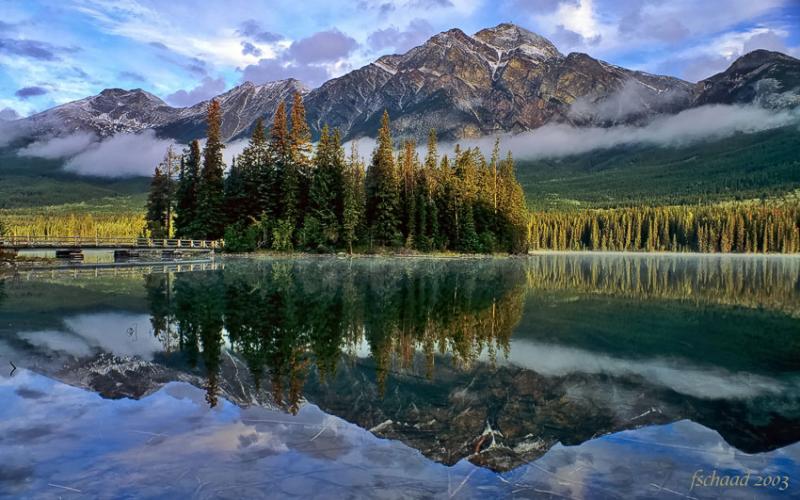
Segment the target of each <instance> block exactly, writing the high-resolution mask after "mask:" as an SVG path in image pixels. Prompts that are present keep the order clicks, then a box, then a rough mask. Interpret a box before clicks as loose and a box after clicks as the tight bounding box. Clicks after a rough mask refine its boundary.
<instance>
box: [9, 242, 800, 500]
mask: <svg viewBox="0 0 800 500" xmlns="http://www.w3.org/2000/svg"><path fill="white" fill-rule="evenodd" d="M12 364H13V366H16V367H17V368H16V369H15V370H13V371H12V369H13V368H12ZM0 369H2V373H0V402H2V404H1V405H0V497H8V498H51V497H52V498H71V497H75V498H80V497H100V498H179V497H193V498H244V497H280V496H302V497H320V498H342V497H348V496H350V497H385V498H415V497H421V498H425V497H431V496H435V497H440V496H441V497H447V496H452V497H459V498H462V497H463V498H471V497H476V498H477V497H480V498H486V497H514V498H516V497H533V498H565V497H566V498H681V497H689V498H754V497H755V498H790V497H799V496H800V443H799V442H800V258H781V257H752V256H744V257H721V256H669V255H664V256H652V255H610V254H595V255H587V254H564V255H540V256H532V257H529V258H509V259H458V260H439V259H379V258H357V259H353V260H348V259H339V258H333V257H319V258H302V259H280V258H277V259H261V260H249V259H247V260H246V259H232V258H225V259H222V260H219V261H217V262H216V263H214V264H184V265H175V266H168V265H157V266H140V267H135V268H115V267H110V268H79V269H75V270H53V271H43V270H40V271H35V272H29V273H25V272H24V273H21V274H19V275H18V276H16V277H14V278H8V279H5V280H4V281H0ZM745 479H747V481H745ZM733 481H736V482H737V485H735V486H731V485H730V483H731V482H733ZM745 483H746V484H745Z"/></svg>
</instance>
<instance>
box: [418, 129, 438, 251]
mask: <svg viewBox="0 0 800 500" xmlns="http://www.w3.org/2000/svg"><path fill="white" fill-rule="evenodd" d="M438 165H439V153H438V146H437V140H436V130H434V129H431V131H430V133H429V134H428V151H427V153H426V155H425V167H424V169H423V176H422V177H423V181H422V182H421V186H420V192H421V193H422V194H423V196H424V204H423V205H424V207H422V208H420V214H424V215H421V217H420V224H419V225H420V227H421V228H422V229H421V230H422V231H423V232H424V234H425V245H426V246H427V249H430V248H433V247H435V246H439V245H441V241H440V240H441V237H440V234H439V196H440V191H441V189H440V187H441V186H440V180H439V177H440V176H439V169H438ZM423 218H424V223H423V222H422V220H423Z"/></svg>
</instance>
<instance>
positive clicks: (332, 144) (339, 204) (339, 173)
mask: <svg viewBox="0 0 800 500" xmlns="http://www.w3.org/2000/svg"><path fill="white" fill-rule="evenodd" d="M343 175H344V158H343V154H342V147H341V144H340V140H339V133H338V131H336V132H334V134H333V135H331V134H330V132H329V130H328V127H327V125H326V126H325V127H323V129H322V133H321V135H320V140H319V143H318V145H317V151H316V155H315V157H314V176H313V178H312V180H311V187H310V188H309V201H308V211H307V213H306V226H307V229H308V230H309V231H308V233H307V237H308V238H311V241H310V244H312V245H315V246H316V245H326V246H330V247H333V246H335V245H336V244H337V243H338V241H339V237H340V235H341V220H342V210H343V192H342V189H343ZM314 228H318V229H316V231H317V234H314V231H313V230H314Z"/></svg>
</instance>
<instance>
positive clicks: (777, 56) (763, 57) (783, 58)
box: [728, 49, 798, 71]
mask: <svg viewBox="0 0 800 500" xmlns="http://www.w3.org/2000/svg"><path fill="white" fill-rule="evenodd" d="M772 62H790V63H791V62H794V63H797V62H798V60H797V59H795V58H794V57H791V56H788V55H786V54H784V53H782V52H774V51H771V50H766V49H756V50H754V51H752V52H748V53H747V54H745V55H743V56H741V57H739V58H738V59H736V60H735V61H734V62H733V64H731V66H730V68H728V71H752V70H754V69H756V68H758V67H759V66H761V65H763V64H767V63H772Z"/></svg>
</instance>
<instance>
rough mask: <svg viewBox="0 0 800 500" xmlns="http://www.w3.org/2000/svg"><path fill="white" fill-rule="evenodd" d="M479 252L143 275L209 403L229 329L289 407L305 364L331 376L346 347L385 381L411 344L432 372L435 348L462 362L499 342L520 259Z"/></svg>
mask: <svg viewBox="0 0 800 500" xmlns="http://www.w3.org/2000/svg"><path fill="white" fill-rule="evenodd" d="M507 264H508V263H507V262H503V263H502V264H500V263H492V262H484V263H481V262H480V261H464V262H457V263H454V262H431V261H414V262H408V263H404V264H402V265H398V264H397V263H396V262H381V261H365V262H353V263H350V264H349V265H348V264H346V263H343V262H341V261H336V260H334V259H328V260H325V259H322V260H309V261H296V260H295V261H288V260H274V261H263V262H258V263H256V264H253V263H247V264H246V265H236V264H232V265H228V266H227V268H226V270H225V271H224V272H222V271H217V272H207V273H190V274H177V275H175V276H170V275H151V276H149V277H148V279H147V280H146V282H145V285H146V288H147V296H148V300H149V303H150V309H151V314H152V319H151V322H152V326H153V330H154V332H155V334H156V335H157V336H158V337H159V338H164V339H169V338H170V328H173V327H174V328H175V329H176V331H177V337H178V346H179V348H180V350H181V351H183V352H184V353H185V355H186V359H187V360H188V362H189V364H190V366H191V367H196V366H197V364H198V360H202V364H203V367H204V369H205V372H206V374H207V375H206V376H207V386H206V390H207V400H208V402H209V404H210V405H211V406H214V405H216V403H217V395H218V391H219V389H218V387H219V382H218V377H219V366H220V356H221V355H222V346H223V343H224V340H223V339H224V338H225V337H226V338H227V339H228V341H229V343H230V346H231V348H232V350H233V351H235V352H236V353H237V354H238V355H239V356H241V357H242V358H243V359H244V360H245V361H246V363H247V366H248V367H249V370H250V372H251V375H252V377H253V381H254V383H255V385H256V387H257V388H260V387H261V386H262V380H263V379H264V378H265V377H268V378H269V382H270V384H269V385H270V387H271V391H272V396H273V399H274V401H275V402H276V403H277V404H281V405H284V406H285V407H286V408H287V409H288V410H289V411H290V412H292V413H296V412H297V411H298V409H299V402H300V398H301V396H302V390H303V386H304V383H305V380H306V377H307V375H308V373H309V370H310V369H311V368H312V367H315V369H316V371H317V373H318V376H319V377H320V379H321V380H322V381H325V380H326V379H327V378H330V377H332V376H333V375H334V374H335V372H336V368H337V363H338V362H339V360H340V359H341V357H342V354H343V353H347V352H350V353H355V352H357V351H359V350H363V347H364V346H367V347H368V350H369V353H370V355H371V356H372V358H373V359H374V360H375V363H376V373H375V375H376V381H377V384H378V388H379V391H380V392H381V393H383V392H384V391H385V388H386V380H387V377H388V375H389V373H390V372H391V371H392V370H393V369H399V370H402V369H404V368H405V367H407V366H408V365H409V364H410V363H411V361H412V359H413V356H414V354H415V353H416V352H423V353H424V355H425V359H426V360H427V375H428V377H432V375H433V366H434V360H435V355H436V354H437V353H439V354H442V355H445V354H448V355H450V356H451V358H452V360H453V362H454V363H455V364H456V365H457V366H463V367H466V366H469V365H470V364H472V363H473V362H474V361H475V360H476V359H478V356H479V355H480V354H481V353H486V355H487V356H488V359H489V360H493V359H494V358H495V357H496V355H497V352H498V350H499V351H501V352H504V353H507V352H508V346H509V340H510V338H511V334H512V331H513V329H514V326H515V325H516V324H517V323H518V322H519V320H520V317H521V315H522V306H523V299H524V292H525V288H524V285H525V279H526V276H525V273H524V272H523V266H522V265H521V263H520V264H519V265H511V266H509V265H507Z"/></svg>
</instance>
